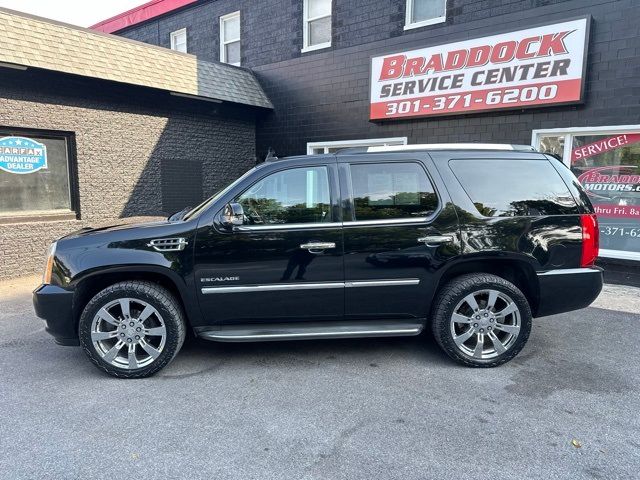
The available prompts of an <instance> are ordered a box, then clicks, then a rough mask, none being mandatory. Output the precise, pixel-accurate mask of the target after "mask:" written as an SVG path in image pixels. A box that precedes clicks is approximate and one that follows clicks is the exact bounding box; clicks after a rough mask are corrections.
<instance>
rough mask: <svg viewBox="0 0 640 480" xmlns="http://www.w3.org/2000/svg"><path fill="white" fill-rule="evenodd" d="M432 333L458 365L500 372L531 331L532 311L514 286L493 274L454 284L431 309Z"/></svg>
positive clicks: (461, 279) (467, 277)
mask: <svg viewBox="0 0 640 480" xmlns="http://www.w3.org/2000/svg"><path fill="white" fill-rule="evenodd" d="M433 312H434V315H433V320H432V329H433V334H434V336H435V338H436V341H437V342H438V344H439V345H440V347H442V349H443V350H444V351H445V352H446V353H447V354H448V355H449V356H450V357H451V358H453V359H454V360H456V361H458V362H460V363H462V364H464V365H467V366H470V367H496V366H498V365H502V364H503V363H505V362H508V361H509V360H511V359H512V358H513V357H515V356H516V355H517V354H518V353H519V352H520V350H522V348H523V347H524V345H525V343H526V342H527V339H528V338H529V333H530V332H531V308H530V307H529V303H528V302H527V299H526V297H525V296H524V295H523V294H522V292H521V291H520V290H519V289H518V288H517V287H516V286H515V285H513V284H512V283H510V282H508V281H507V280H505V279H503V278H501V277H498V276H496V275H490V274H468V275H462V276H460V277H457V278H455V279H453V280H451V281H450V282H449V283H447V284H446V285H445V286H444V287H443V288H442V290H441V291H440V292H439V294H438V296H437V298H436V301H435V304H434V309H433Z"/></svg>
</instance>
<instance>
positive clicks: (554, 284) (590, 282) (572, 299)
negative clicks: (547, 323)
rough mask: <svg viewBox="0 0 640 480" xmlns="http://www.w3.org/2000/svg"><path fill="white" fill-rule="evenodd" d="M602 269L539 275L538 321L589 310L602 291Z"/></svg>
mask: <svg viewBox="0 0 640 480" xmlns="http://www.w3.org/2000/svg"><path fill="white" fill-rule="evenodd" d="M602 271H603V270H602V268H600V267H591V268H567V269H560V270H550V271H548V272H539V273H538V285H539V287H540V301H539V303H538V309H537V311H536V312H535V316H536V317H545V316H547V315H554V314H556V313H563V312H570V311H572V310H579V309H581V308H585V307H588V306H589V305H591V303H593V301H594V300H595V299H596V298H598V295H600V291H601V290H602V283H603V277H602Z"/></svg>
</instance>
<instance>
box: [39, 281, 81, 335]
mask: <svg viewBox="0 0 640 480" xmlns="http://www.w3.org/2000/svg"><path fill="white" fill-rule="evenodd" d="M33 308H34V309H35V311H36V315H37V316H38V317H40V318H42V319H43V320H44V321H45V323H46V327H45V329H46V331H47V332H49V333H50V334H51V335H53V338H54V339H55V341H56V343H57V344H58V345H79V344H80V343H79V341H78V331H77V329H76V325H75V322H74V321H73V292H70V291H68V290H65V289H64V288H61V287H58V286H56V285H40V286H39V287H38V288H36V289H35V290H34V291H33Z"/></svg>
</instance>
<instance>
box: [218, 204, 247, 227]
mask: <svg viewBox="0 0 640 480" xmlns="http://www.w3.org/2000/svg"><path fill="white" fill-rule="evenodd" d="M243 224H244V209H243V208H242V205H240V204H239V203H227V204H226V205H225V207H224V210H223V211H222V226H223V227H225V228H228V229H232V228H233V227H236V226H239V225H243Z"/></svg>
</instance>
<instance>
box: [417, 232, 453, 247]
mask: <svg viewBox="0 0 640 480" xmlns="http://www.w3.org/2000/svg"><path fill="white" fill-rule="evenodd" d="M418 242H420V243H424V244H425V245H426V246H427V247H435V246H436V245H442V244H443V243H451V242H453V235H431V236H427V237H420V238H419V239H418Z"/></svg>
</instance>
